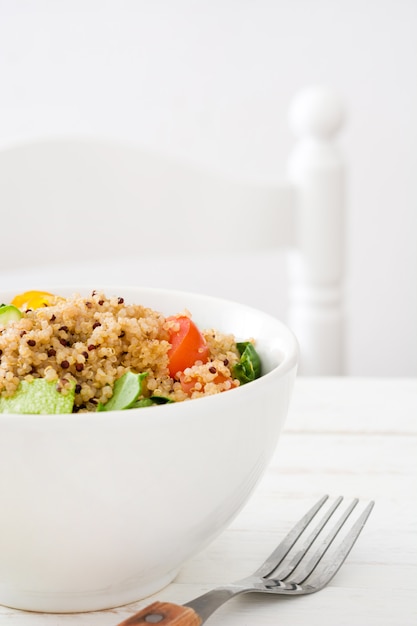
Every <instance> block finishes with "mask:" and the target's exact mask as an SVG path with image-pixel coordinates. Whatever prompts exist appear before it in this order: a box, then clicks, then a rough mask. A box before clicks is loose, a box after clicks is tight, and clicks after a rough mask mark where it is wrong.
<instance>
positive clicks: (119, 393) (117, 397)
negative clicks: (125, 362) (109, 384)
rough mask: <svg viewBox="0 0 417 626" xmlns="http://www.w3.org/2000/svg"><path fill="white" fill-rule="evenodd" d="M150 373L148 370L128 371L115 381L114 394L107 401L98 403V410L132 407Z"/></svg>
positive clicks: (119, 409)
mask: <svg viewBox="0 0 417 626" xmlns="http://www.w3.org/2000/svg"><path fill="white" fill-rule="evenodd" d="M147 375H148V372H144V373H142V374H134V373H133V372H130V371H129V372H126V373H125V374H123V376H121V377H120V378H119V379H118V380H116V382H115V383H114V387H113V395H112V397H111V398H110V400H108V402H106V403H105V404H102V403H101V402H100V403H99V404H98V405H97V411H122V410H124V409H130V408H132V406H133V405H134V404H135V402H136V401H137V399H138V397H139V396H140V395H141V393H142V382H143V380H144V379H145V378H146V376H147Z"/></svg>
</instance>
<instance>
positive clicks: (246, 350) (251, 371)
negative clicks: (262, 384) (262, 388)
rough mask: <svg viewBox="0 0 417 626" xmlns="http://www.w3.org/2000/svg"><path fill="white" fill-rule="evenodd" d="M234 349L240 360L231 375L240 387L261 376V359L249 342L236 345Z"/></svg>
mask: <svg viewBox="0 0 417 626" xmlns="http://www.w3.org/2000/svg"><path fill="white" fill-rule="evenodd" d="M236 347H237V349H238V351H239V354H240V360H239V362H238V363H236V365H234V367H233V369H232V374H233V377H234V378H237V379H238V380H239V382H240V384H241V385H244V384H246V383H250V382H252V381H253V380H255V379H256V378H259V377H260V376H261V369H262V368H261V359H260V358H259V355H258V353H257V352H256V350H255V348H254V346H253V344H252V343H251V342H250V341H244V342H240V343H237V344H236Z"/></svg>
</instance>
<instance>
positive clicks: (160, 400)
mask: <svg viewBox="0 0 417 626" xmlns="http://www.w3.org/2000/svg"><path fill="white" fill-rule="evenodd" d="M173 403H174V400H171V398H166V397H165V396H150V397H149V398H141V399H140V400H137V401H136V402H135V404H133V405H132V406H131V407H130V408H131V409H141V408H142V407H145V406H155V404H173Z"/></svg>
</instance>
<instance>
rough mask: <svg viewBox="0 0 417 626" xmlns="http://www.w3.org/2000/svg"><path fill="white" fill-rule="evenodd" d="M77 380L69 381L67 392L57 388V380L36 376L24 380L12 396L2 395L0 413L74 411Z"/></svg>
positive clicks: (36, 413)
mask: <svg viewBox="0 0 417 626" xmlns="http://www.w3.org/2000/svg"><path fill="white" fill-rule="evenodd" d="M74 397H75V382H74V381H68V385H67V387H66V394H65V395H63V394H62V393H61V392H59V391H58V390H57V382H56V381H52V382H50V381H48V380H45V379H44V378H35V379H34V380H33V381H31V382H28V381H26V380H22V381H21V382H20V383H19V386H18V388H17V390H16V393H15V394H14V395H13V396H12V397H11V398H3V397H0V413H25V414H35V415H41V414H54V413H72V409H73V406H74Z"/></svg>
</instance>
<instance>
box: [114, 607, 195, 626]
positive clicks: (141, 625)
mask: <svg viewBox="0 0 417 626" xmlns="http://www.w3.org/2000/svg"><path fill="white" fill-rule="evenodd" d="M149 624H158V626H200V624H202V620H201V617H200V616H199V615H198V614H197V613H196V612H195V611H193V609H191V608H190V607H188V606H180V605H179V604H173V603H171V602H154V603H153V604H150V605H149V606H147V607H145V608H144V609H142V610H141V611H139V613H135V614H134V615H132V617H128V618H127V619H125V620H124V621H123V622H120V624H119V625H118V626H148V625H149Z"/></svg>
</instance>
